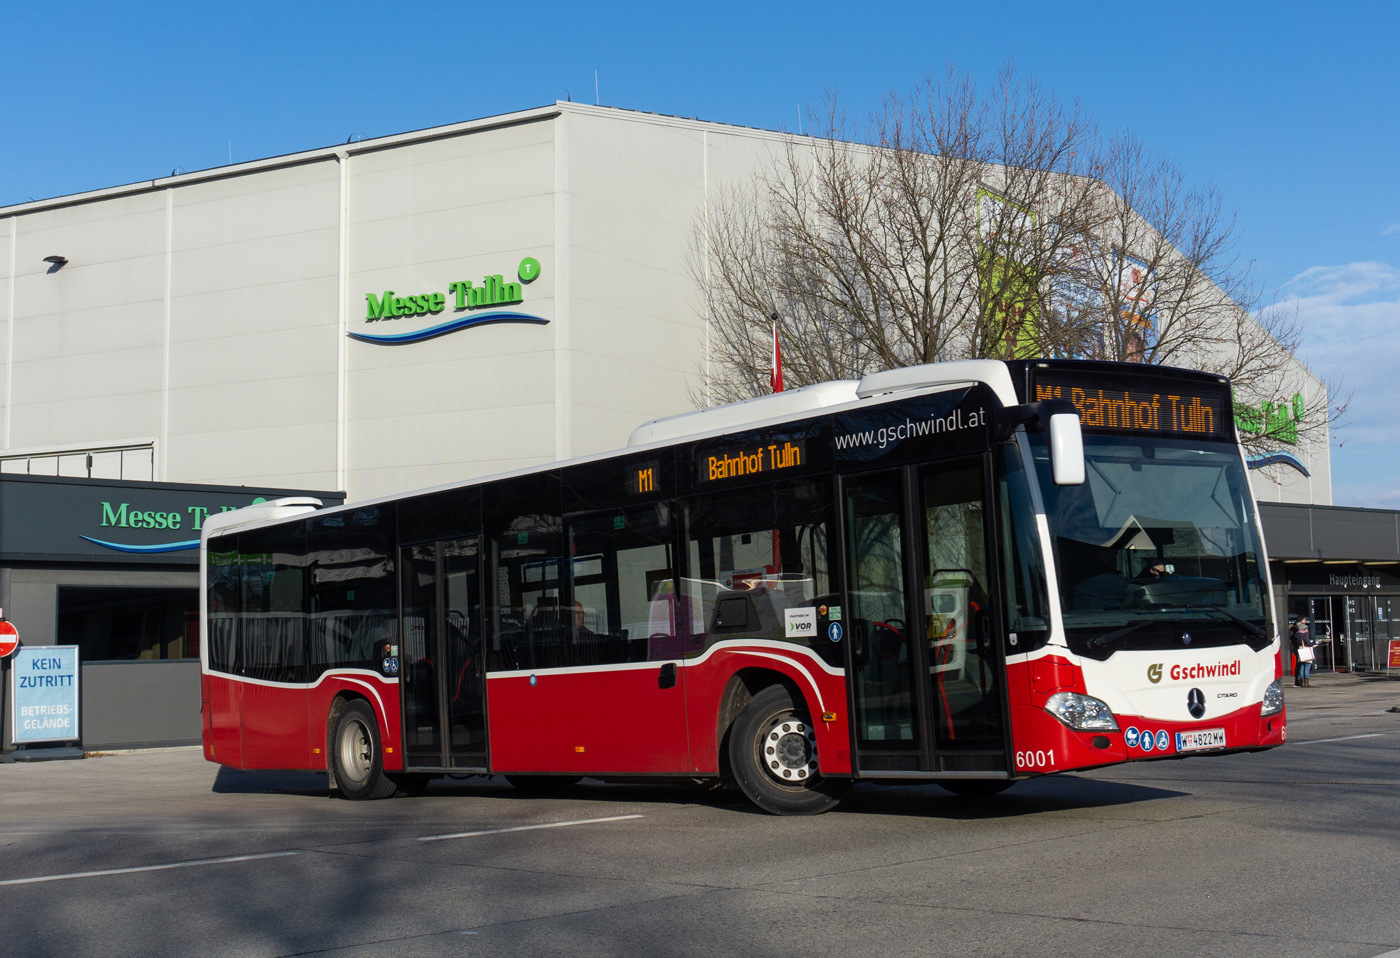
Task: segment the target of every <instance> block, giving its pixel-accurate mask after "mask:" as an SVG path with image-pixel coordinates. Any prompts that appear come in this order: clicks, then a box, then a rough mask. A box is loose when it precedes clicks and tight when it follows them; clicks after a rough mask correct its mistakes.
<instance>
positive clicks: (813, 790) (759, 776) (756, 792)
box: [729, 685, 851, 815]
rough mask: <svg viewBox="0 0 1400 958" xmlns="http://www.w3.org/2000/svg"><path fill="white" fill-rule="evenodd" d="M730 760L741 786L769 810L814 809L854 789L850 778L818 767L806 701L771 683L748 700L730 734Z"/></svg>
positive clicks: (824, 807)
mask: <svg viewBox="0 0 1400 958" xmlns="http://www.w3.org/2000/svg"><path fill="white" fill-rule="evenodd" d="M729 764H730V766H731V768H732V769H733V771H734V780H735V781H736V782H737V783H738V785H739V788H740V789H742V790H743V792H744V794H745V795H747V796H748V798H749V801H751V802H753V803H754V804H755V805H757V806H758V807H759V808H761V809H763V810H764V811H765V812H772V813H773V814H774V815H815V814H817V813H819V812H824V811H826V810H827V809H829V808H831V807H833V806H834V805H835V804H836V803H837V802H839V801H841V799H842V798H844V797H845V795H846V793H847V792H848V791H850V788H851V782H850V780H849V779H833V778H828V777H825V776H823V775H822V774H821V772H819V771H818V770H817V739H816V734H815V730H814V729H813V727H812V719H811V716H809V715H808V714H807V710H806V707H805V706H804V705H803V703H802V701H801V700H800V699H798V698H797V697H795V696H794V695H793V693H792V692H790V691H789V690H788V689H787V688H785V687H783V686H781V685H770V686H769V687H768V688H766V689H764V690H763V691H761V692H759V693H758V694H757V695H755V696H754V697H753V698H752V699H750V700H749V703H748V704H747V705H745V706H744V709H743V711H741V712H740V713H739V717H738V718H737V719H735V720H734V727H733V729H732V731H731V732H730V735H729Z"/></svg>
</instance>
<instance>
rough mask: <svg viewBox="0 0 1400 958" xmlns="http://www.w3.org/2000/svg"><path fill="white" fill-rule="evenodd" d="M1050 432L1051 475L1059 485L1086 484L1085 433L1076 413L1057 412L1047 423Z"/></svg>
mask: <svg viewBox="0 0 1400 958" xmlns="http://www.w3.org/2000/svg"><path fill="white" fill-rule="evenodd" d="M1047 431H1048V432H1049V433H1050V475H1051V477H1052V478H1053V479H1054V480H1055V485H1057V486H1082V485H1083V484H1084V433H1083V432H1081V431H1080V429H1079V416H1078V415H1077V414H1076V413H1063V412H1057V413H1053V414H1051V416H1050V422H1049V423H1048V424H1047Z"/></svg>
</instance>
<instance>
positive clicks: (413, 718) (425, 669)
mask: <svg viewBox="0 0 1400 958" xmlns="http://www.w3.org/2000/svg"><path fill="white" fill-rule="evenodd" d="M479 553H480V544H479V540H477V539H476V538H470V539H449V540H446V541H442V542H429V543H423V544H421V545H416V546H405V547H403V548H402V549H401V550H400V558H401V560H402V561H401V568H402V570H403V571H402V575H403V629H402V631H401V633H400V634H401V635H402V636H403V650H402V652H403V654H402V655H401V656H400V661H401V662H402V663H403V664H402V671H401V673H400V690H401V692H402V696H403V736H404V742H403V748H404V757H405V761H406V763H407V765H408V766H409V767H411V768H485V767H486V709H485V687H484V671H483V663H482V659H481V632H482V629H481V626H482V621H481V585H480V581H479V574H480V573H479Z"/></svg>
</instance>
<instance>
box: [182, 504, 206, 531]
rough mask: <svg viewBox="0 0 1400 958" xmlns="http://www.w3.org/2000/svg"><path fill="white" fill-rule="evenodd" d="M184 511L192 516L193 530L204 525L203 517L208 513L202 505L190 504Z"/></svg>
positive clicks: (197, 529)
mask: <svg viewBox="0 0 1400 958" xmlns="http://www.w3.org/2000/svg"><path fill="white" fill-rule="evenodd" d="M185 511H186V512H188V513H189V514H190V515H192V516H194V531H195V532H198V531H199V530H200V528H201V527H202V526H203V525H204V517H205V516H207V515H209V510H208V509H206V508H204V507H203V506H190V507H189V508H188V509H186V510H185Z"/></svg>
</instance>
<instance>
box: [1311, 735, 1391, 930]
mask: <svg viewBox="0 0 1400 958" xmlns="http://www.w3.org/2000/svg"><path fill="white" fill-rule="evenodd" d="M1384 734H1385V733H1384V732H1367V733H1366V734H1365V735H1343V736H1341V737H1340V738H1310V739H1308V740H1307V741H1303V742H1293V743H1292V744H1294V745H1321V744H1322V743H1323V742H1350V741H1351V740H1352V739H1358V738H1380V737H1381V736H1382V735H1384ZM1397 954H1400V953H1397Z"/></svg>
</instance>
